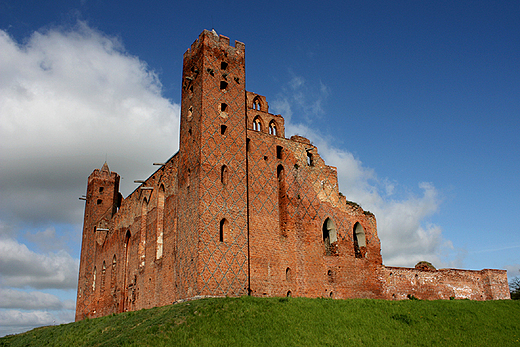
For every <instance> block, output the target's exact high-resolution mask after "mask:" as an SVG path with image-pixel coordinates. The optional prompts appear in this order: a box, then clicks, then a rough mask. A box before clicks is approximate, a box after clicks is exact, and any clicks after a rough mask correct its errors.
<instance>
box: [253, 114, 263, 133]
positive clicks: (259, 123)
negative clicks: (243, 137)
mask: <svg viewBox="0 0 520 347" xmlns="http://www.w3.org/2000/svg"><path fill="white" fill-rule="evenodd" d="M253 130H255V131H262V121H261V120H260V116H256V117H255V119H254V120H253Z"/></svg>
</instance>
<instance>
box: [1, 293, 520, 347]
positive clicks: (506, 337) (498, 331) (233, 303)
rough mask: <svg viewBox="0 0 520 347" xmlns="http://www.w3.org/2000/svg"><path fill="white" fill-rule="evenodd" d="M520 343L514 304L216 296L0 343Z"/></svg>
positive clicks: (519, 304) (519, 307)
mask: <svg viewBox="0 0 520 347" xmlns="http://www.w3.org/2000/svg"><path fill="white" fill-rule="evenodd" d="M230 345H231V346H466V347H467V346H520V301H512V300H507V301H486V302H477V301H469V300H453V301H418V300H407V301H383V300H369V299H356V300H331V299H306V298H262V299H260V298H253V297H242V298H220V299H202V300H195V301H189V302H184V303H181V304H176V305H172V306H165V307H158V308H153V309H149V310H141V311H137V312H128V313H123V314H119V315H112V316H107V317H102V318H96V319H89V320H88V319H87V320H84V321H81V322H76V323H70V324H63V325H59V326H49V327H43V328H37V329H34V330H32V331H29V332H26V333H23V334H19V335H13V336H7V337H4V338H1V339H0V346H154V347H155V346H230Z"/></svg>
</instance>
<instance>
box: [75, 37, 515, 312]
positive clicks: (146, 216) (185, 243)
mask: <svg viewBox="0 0 520 347" xmlns="http://www.w3.org/2000/svg"><path fill="white" fill-rule="evenodd" d="M244 58H245V45H244V44H243V43H240V42H235V46H234V47H233V46H230V45H229V39H228V38H227V37H225V36H222V35H221V36H219V35H217V34H216V33H214V32H210V31H206V30H205V31H204V32H202V34H201V35H200V36H199V38H198V40H197V41H195V42H194V43H193V44H192V46H191V48H190V49H189V50H188V51H186V53H185V54H184V64H183V77H182V86H183V88H182V105H181V129H180V147H179V148H180V149H179V152H178V153H176V154H175V155H174V156H173V157H171V158H170V159H169V160H168V161H167V162H166V163H164V165H162V166H161V167H160V168H159V169H158V170H157V171H156V172H155V173H154V174H152V175H151V176H150V177H149V178H148V179H146V180H145V181H144V182H143V183H142V184H141V185H140V186H139V187H138V188H137V189H136V190H135V191H134V192H133V193H132V194H130V195H129V196H128V197H127V198H125V199H123V198H122V196H121V194H120V193H119V175H118V174H116V173H115V172H110V170H109V168H108V166H107V165H106V164H105V165H103V167H102V169H101V170H98V169H96V170H94V172H93V173H92V174H91V175H90V176H89V178H88V185H87V201H86V206H85V220H84V227H83V241H82V247H81V262H80V273H79V283H78V297H77V306H76V320H80V319H83V318H84V317H98V316H104V315H107V314H111V313H117V312H123V311H131V310H138V309H142V308H149V307H154V306H161V305H167V304H171V303H172V302H174V301H176V300H179V299H185V298H191V297H196V296H226V295H228V296H238V295H247V294H249V295H254V296H286V295H293V296H307V297H333V298H381V299H403V298H406V297H407V295H414V296H415V297H417V298H423V299H446V298H450V297H455V298H466V297H467V298H471V299H475V300H488V299H506V298H509V291H508V287H507V276H506V272H505V271H503V270H482V271H467V270H452V269H445V270H438V271H436V270H430V269H423V270H419V269H408V268H394V267H385V266H384V265H382V258H381V245H380V242H379V238H378V235H377V227H376V219H375V216H374V215H373V214H372V213H370V212H368V211H363V209H362V208H361V207H360V206H358V205H357V204H355V203H353V202H350V201H347V200H346V198H345V197H344V196H343V195H342V194H341V193H340V192H339V191H338V180H337V172H336V168H334V167H332V166H328V165H326V164H325V162H324V161H323V160H322V158H321V157H320V155H319V154H318V149H317V148H316V147H315V146H314V145H312V143H311V142H310V141H309V140H308V139H306V138H303V137H300V136H292V137H291V138H290V139H287V138H285V127H284V119H283V118H282V117H281V116H280V115H273V114H270V113H269V107H268V103H267V101H266V99H265V97H263V96H261V95H257V94H254V93H251V92H247V91H246V90H245V59H244Z"/></svg>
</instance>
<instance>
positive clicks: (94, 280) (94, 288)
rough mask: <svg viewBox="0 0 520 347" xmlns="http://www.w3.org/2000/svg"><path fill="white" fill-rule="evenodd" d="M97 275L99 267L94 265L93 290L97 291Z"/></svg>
mask: <svg viewBox="0 0 520 347" xmlns="http://www.w3.org/2000/svg"><path fill="white" fill-rule="evenodd" d="M96 276H97V269H96V267H95V266H94V274H93V275H92V292H95V291H96Z"/></svg>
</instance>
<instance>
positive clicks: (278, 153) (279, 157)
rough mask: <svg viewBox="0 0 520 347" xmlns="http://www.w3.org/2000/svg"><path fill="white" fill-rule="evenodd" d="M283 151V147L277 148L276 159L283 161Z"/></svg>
mask: <svg viewBox="0 0 520 347" xmlns="http://www.w3.org/2000/svg"><path fill="white" fill-rule="evenodd" d="M282 150H283V147H282V146H276V158H278V159H282Z"/></svg>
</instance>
